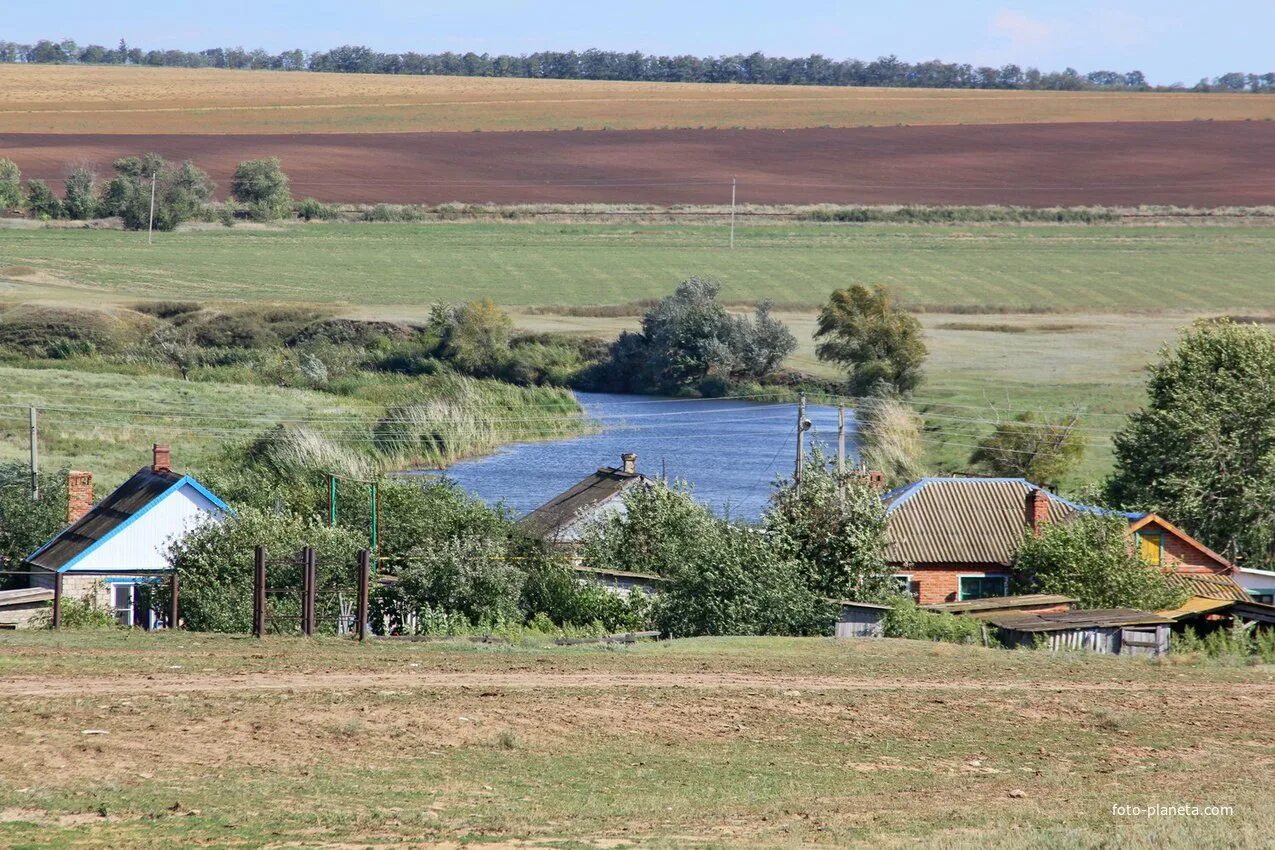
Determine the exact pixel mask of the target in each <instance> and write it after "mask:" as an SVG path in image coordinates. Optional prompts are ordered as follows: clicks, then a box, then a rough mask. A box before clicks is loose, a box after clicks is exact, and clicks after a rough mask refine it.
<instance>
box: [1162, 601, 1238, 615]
mask: <svg viewBox="0 0 1275 850" xmlns="http://www.w3.org/2000/svg"><path fill="white" fill-rule="evenodd" d="M1234 605H1235V603H1234V602H1233V601H1232V600H1230V599H1209V598H1208V597H1205V596H1192V597H1189V598H1188V599H1187V601H1186V602H1183V603H1182V604H1181V605H1180V606H1178V607H1177V608H1169V609H1166V610H1164V611H1158V612H1156V613H1158V614H1159V615H1160V616H1162V617H1168V618H1170V619H1173V620H1177V619H1181V618H1182V617H1194V616H1197V615H1199V614H1209V613H1212V612H1215V611H1225V610H1226V609H1228V608H1231V607H1232V606H1234Z"/></svg>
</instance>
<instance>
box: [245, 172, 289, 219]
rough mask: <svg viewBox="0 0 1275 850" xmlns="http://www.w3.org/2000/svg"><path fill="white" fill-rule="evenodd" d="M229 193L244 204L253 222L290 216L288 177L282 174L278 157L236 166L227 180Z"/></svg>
mask: <svg viewBox="0 0 1275 850" xmlns="http://www.w3.org/2000/svg"><path fill="white" fill-rule="evenodd" d="M230 194H231V196H232V197H233V198H234V199H235V200H236V201H238V202H239V203H241V204H245V205H247V207H248V210H249V211H250V212H251V214H252V217H253V218H254V219H256V220H257V221H274V220H275V219H280V218H286V217H288V216H291V214H292V192H291V191H290V190H289V188H288V175H286V174H284V173H283V169H282V168H281V167H280V165H279V159H278V157H270V158H269V159H251V160H248V161H246V162H241V163H239V165H238V167H237V168H235V174H234V177H232V178H231V181H230Z"/></svg>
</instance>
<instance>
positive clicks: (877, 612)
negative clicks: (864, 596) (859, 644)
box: [836, 600, 890, 638]
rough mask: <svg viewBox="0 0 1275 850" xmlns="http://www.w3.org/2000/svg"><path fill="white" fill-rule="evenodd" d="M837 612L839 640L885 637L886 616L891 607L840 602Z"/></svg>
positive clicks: (871, 603) (866, 603) (872, 603)
mask: <svg viewBox="0 0 1275 850" xmlns="http://www.w3.org/2000/svg"><path fill="white" fill-rule="evenodd" d="M838 605H839V606H840V609H839V610H838V612H837V632H836V634H837V637H838V638H865V637H884V636H885V615H886V614H887V613H889V611H890V606H889V605H878V604H877V603H875V602H850V601H848V600H845V601H842V602H839V603H838Z"/></svg>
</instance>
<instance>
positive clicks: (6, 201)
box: [0, 157, 25, 210]
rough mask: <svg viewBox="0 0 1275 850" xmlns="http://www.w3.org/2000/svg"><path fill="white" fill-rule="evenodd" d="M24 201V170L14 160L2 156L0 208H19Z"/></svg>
mask: <svg viewBox="0 0 1275 850" xmlns="http://www.w3.org/2000/svg"><path fill="white" fill-rule="evenodd" d="M24 201H25V198H24V197H23V194H22V171H21V170H20V169H19V168H18V164H17V163H16V162H14V161H13V160H11V159H5V158H4V157H0V209H8V210H12V209H17V208H18V207H20V206H22V205H23V202H24Z"/></svg>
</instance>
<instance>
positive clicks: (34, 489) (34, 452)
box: [28, 406, 40, 502]
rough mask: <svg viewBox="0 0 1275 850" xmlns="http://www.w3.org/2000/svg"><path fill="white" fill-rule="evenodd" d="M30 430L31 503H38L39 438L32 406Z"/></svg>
mask: <svg viewBox="0 0 1275 850" xmlns="http://www.w3.org/2000/svg"><path fill="white" fill-rule="evenodd" d="M28 413H29V414H30V425H31V430H30V434H29V438H30V440H31V501H33V502H38V501H40V437H39V433H38V429H37V426H36V417H37V415H38V414H37V412H36V409H35V407H34V406H32V407H30V408H29V409H28Z"/></svg>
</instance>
